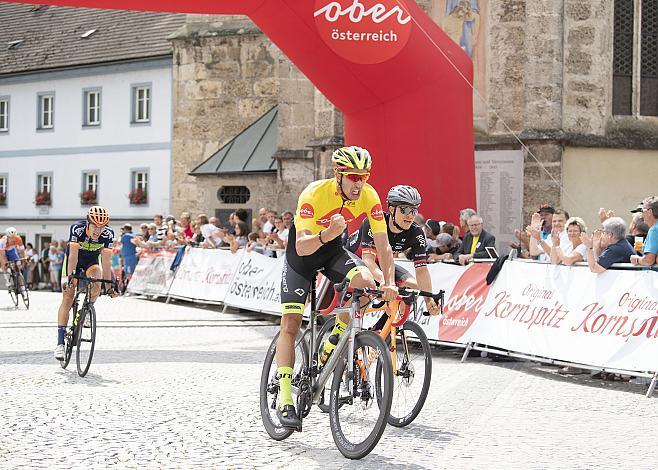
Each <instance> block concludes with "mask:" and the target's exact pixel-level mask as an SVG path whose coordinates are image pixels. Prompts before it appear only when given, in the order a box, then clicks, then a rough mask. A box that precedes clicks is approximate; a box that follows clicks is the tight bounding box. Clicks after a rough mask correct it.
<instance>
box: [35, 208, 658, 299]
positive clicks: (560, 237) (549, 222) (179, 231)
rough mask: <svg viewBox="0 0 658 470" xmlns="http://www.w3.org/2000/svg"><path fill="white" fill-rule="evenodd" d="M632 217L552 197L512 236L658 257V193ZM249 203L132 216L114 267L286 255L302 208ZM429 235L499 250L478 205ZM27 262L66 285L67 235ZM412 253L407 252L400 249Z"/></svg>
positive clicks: (473, 256)
mask: <svg viewBox="0 0 658 470" xmlns="http://www.w3.org/2000/svg"><path fill="white" fill-rule="evenodd" d="M630 214H631V218H630V223H629V224H628V225H627V224H626V222H625V221H624V219H623V218H621V217H618V216H616V215H615V214H614V212H612V211H610V210H605V209H603V208H602V209H600V210H599V213H598V217H599V219H600V221H601V228H600V229H596V230H593V231H591V232H590V231H588V228H587V226H586V225H585V222H584V221H583V219H582V218H580V217H571V216H570V215H569V213H568V212H567V211H566V210H563V209H555V208H553V207H552V205H550V204H544V205H541V206H540V207H539V208H538V210H537V212H535V213H533V214H532V217H531V220H530V223H529V224H528V225H527V227H526V228H525V230H516V231H515V241H514V242H513V243H512V244H511V249H512V251H513V256H518V257H520V258H527V259H534V260H537V261H542V262H546V263H553V264H564V265H567V266H569V265H573V264H574V263H577V262H584V263H587V265H588V267H589V269H590V270H591V271H592V272H595V273H600V272H603V271H605V270H606V269H608V268H610V266H612V265H613V264H615V263H629V262H630V263H632V264H634V265H639V266H652V265H655V264H656V254H657V253H658V224H656V221H657V220H658V197H647V198H645V199H644V200H643V201H642V202H641V203H640V204H639V205H638V206H637V207H635V208H633V209H632V210H631V211H630ZM248 217H249V213H248V212H247V211H246V210H245V209H237V210H236V211H235V212H233V213H231V214H230V216H229V218H228V224H226V225H225V226H222V224H221V223H220V220H219V219H218V218H217V217H208V216H207V215H206V214H198V215H197V216H196V217H194V218H192V215H191V214H190V213H189V212H183V213H181V214H180V216H179V217H178V218H176V217H174V216H173V215H168V216H167V217H164V216H163V215H162V214H155V215H154V216H153V220H152V221H151V222H148V223H142V224H140V225H139V227H137V228H136V230H135V229H133V226H132V225H131V224H128V223H127V224H124V225H123V226H122V227H121V229H120V233H118V234H117V237H116V239H115V241H114V247H113V257H112V269H113V271H114V272H115V275H116V276H117V277H118V278H120V277H122V276H123V277H124V279H125V280H126V281H127V280H129V279H130V276H131V275H132V273H133V272H134V269H135V266H136V265H137V262H138V259H139V256H140V254H141V253H142V252H144V250H159V249H181V248H183V247H186V246H191V247H200V248H206V249H226V250H230V251H232V252H236V251H237V250H238V249H240V248H244V249H246V250H247V251H255V252H257V253H260V254H262V255H264V256H269V257H278V256H282V255H283V252H284V251H285V249H286V246H287V244H288V232H289V230H290V227H291V225H292V223H293V219H294V214H293V212H291V211H285V212H283V213H281V214H279V213H277V212H276V211H274V210H272V209H269V208H266V207H263V208H261V209H260V210H259V211H258V216H257V217H255V218H253V219H252V220H251V221H249V220H248ZM416 223H417V224H418V225H420V226H422V227H423V230H424V232H425V236H426V239H427V250H428V258H429V260H431V261H442V262H450V263H459V264H462V265H464V264H467V263H470V262H472V261H474V260H477V259H484V258H492V257H496V256H498V254H497V252H496V251H495V245H496V237H495V234H492V233H489V232H488V231H487V230H486V221H485V220H483V218H482V217H481V216H480V215H479V214H478V213H476V211H475V210H473V209H470V208H467V209H463V210H461V211H460V213H459V221H458V224H453V223H451V222H445V221H437V220H435V219H431V218H427V219H426V218H425V217H424V216H423V215H422V214H418V215H417V216H416ZM25 248H26V256H27V263H26V264H25V266H24V269H25V272H24V275H25V279H26V281H27V283H28V288H32V289H34V288H37V287H38V286H41V287H44V286H45V287H46V288H50V289H52V290H53V291H59V290H60V289H61V285H60V282H61V281H60V279H61V270H62V265H63V261H64V253H65V248H66V242H65V241H64V240H60V241H53V242H50V243H44V245H43V248H42V250H41V252H38V251H37V250H35V249H34V247H33V245H32V244H31V243H27V244H26V247H25ZM400 256H402V257H404V253H402V254H400Z"/></svg>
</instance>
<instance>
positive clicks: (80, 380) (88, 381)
mask: <svg viewBox="0 0 658 470" xmlns="http://www.w3.org/2000/svg"><path fill="white" fill-rule="evenodd" d="M92 365H93V364H92ZM71 366H73V369H70V368H71ZM56 374H57V375H59V376H63V377H64V378H65V379H66V380H65V381H64V382H63V383H64V384H68V385H84V386H86V387H107V386H108V385H115V384H120V383H121V382H120V381H118V380H113V379H106V378H104V377H103V376H102V375H99V374H94V373H93V372H88V373H87V375H85V376H84V377H80V376H79V375H78V372H77V370H76V368H75V363H72V364H69V368H68V369H61V370H59V371H57V373H56Z"/></svg>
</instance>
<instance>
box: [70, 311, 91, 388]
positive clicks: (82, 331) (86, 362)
mask: <svg viewBox="0 0 658 470" xmlns="http://www.w3.org/2000/svg"><path fill="white" fill-rule="evenodd" d="M95 345H96V310H95V309H94V306H93V305H86V306H84V307H83V308H82V309H80V318H79V319H78V333H77V338H76V352H75V362H76V365H77V367H78V375H79V376H80V377H84V376H85V375H87V372H88V371H89V366H91V359H92V358H93V357H94V347H95Z"/></svg>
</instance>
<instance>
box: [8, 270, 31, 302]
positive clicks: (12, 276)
mask: <svg viewBox="0 0 658 470" xmlns="http://www.w3.org/2000/svg"><path fill="white" fill-rule="evenodd" d="M7 291H8V292H9V296H10V297H11V300H12V302H13V303H14V306H15V307H18V297H19V296H20V297H21V299H22V300H23V305H25V308H26V309H28V310H29V309H30V293H29V292H28V289H27V283H26V282H25V278H24V277H23V272H22V271H21V268H20V266H19V264H18V261H9V282H8V284H7Z"/></svg>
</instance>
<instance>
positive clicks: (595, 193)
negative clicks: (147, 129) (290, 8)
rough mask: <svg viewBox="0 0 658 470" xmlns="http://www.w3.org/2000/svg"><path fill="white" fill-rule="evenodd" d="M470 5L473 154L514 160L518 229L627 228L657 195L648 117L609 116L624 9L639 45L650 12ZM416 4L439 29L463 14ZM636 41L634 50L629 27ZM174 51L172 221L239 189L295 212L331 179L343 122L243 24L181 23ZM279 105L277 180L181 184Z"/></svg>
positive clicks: (549, 4)
mask: <svg viewBox="0 0 658 470" xmlns="http://www.w3.org/2000/svg"><path fill="white" fill-rule="evenodd" d="M468 2H470V7H471V8H472V9H473V11H476V12H477V13H478V14H479V15H480V16H479V17H478V19H477V21H476V22H474V24H475V25H476V26H477V28H478V31H479V36H478V38H477V41H478V44H479V45H478V48H475V49H473V52H472V53H473V57H474V61H476V80H475V86H476V88H477V92H476V93H474V114H475V116H474V130H475V142H476V150H480V151H486V150H496V149H516V150H519V151H522V152H523V163H521V164H522V165H523V174H524V182H523V219H524V220H526V221H527V220H528V219H529V215H530V214H531V212H533V211H534V210H536V208H537V207H538V205H539V204H540V203H544V202H550V203H552V204H554V205H555V206H560V207H565V208H566V209H568V210H569V211H570V212H571V213H572V214H574V215H576V214H577V215H581V216H583V218H585V220H586V221H587V222H589V224H590V225H592V224H594V223H595V222H596V217H595V215H594V214H595V211H596V209H598V207H601V206H605V207H610V208H613V209H615V210H616V211H617V212H618V213H624V214H625V213H626V211H627V210H628V209H630V208H632V207H634V206H635V205H636V204H637V202H638V201H639V200H640V199H641V198H642V197H644V196H646V195H648V194H650V193H655V181H656V175H658V117H657V116H655V115H650V113H646V112H644V113H643V112H640V111H639V107H638V105H637V104H634V105H633V112H632V113H630V114H626V115H619V114H618V113H613V101H614V99H615V93H616V91H615V90H614V88H613V83H617V82H615V81H614V79H615V77H616V76H617V75H618V71H617V69H616V67H617V65H616V64H617V59H616V58H615V50H617V54H620V52H619V50H618V49H616V47H617V46H618V44H617V43H616V42H615V36H614V35H615V31H617V34H619V24H618V23H616V22H615V17H616V16H617V19H618V20H619V15H620V14H621V13H620V11H621V10H620V8H621V7H620V4H621V3H624V2H625V3H626V4H628V2H630V3H631V4H632V5H635V6H634V8H635V9H636V10H634V11H635V14H638V11H637V9H638V8H643V9H644V10H642V11H643V16H644V18H645V21H646V22H649V21H655V22H656V26H655V29H651V27H647V31H648V33H647V34H648V35H649V36H651V35H652V34H653V36H651V37H654V38H658V36H656V35H657V34H658V33H656V31H657V30H658V20H655V17H656V15H657V12H656V11H655V10H656V8H658V6H656V3H655V2H653V3H650V2H646V1H645V5H644V6H642V7H641V6H638V5H640V4H641V3H642V2H641V1H640V0H635V1H634V0H615V1H611V0H593V1H588V2H585V1H581V0H533V1H529V0H507V1H504V2H497V1H492V0H466V1H465V3H468ZM419 3H420V4H421V6H422V7H423V8H424V9H425V11H426V12H428V14H429V15H430V16H431V17H433V18H434V19H435V20H436V21H437V23H438V24H439V25H441V24H443V23H442V22H443V21H445V18H446V17H447V16H449V15H450V14H451V13H453V12H454V11H455V8H456V5H457V4H458V3H463V2H457V0H425V1H422V2H419ZM647 5H648V6H647ZM622 6H623V5H622ZM626 7H628V5H626ZM632 8H633V6H631V9H632ZM632 12H633V10H632ZM651 15H654V16H653V17H652V16H651ZM647 18H649V19H647ZM651 18H654V19H651ZM649 26H651V25H649ZM633 27H634V28H635V29H636V30H637V31H636V32H635V34H636V35H637V34H639V35H640V36H639V37H644V36H642V34H640V33H644V32H645V30H644V29H642V30H641V31H640V30H639V29H638V28H640V25H639V24H638V22H637V21H636V22H635V24H634V26H633ZM465 31H466V29H465ZM469 31H471V34H472V30H469ZM465 34H466V33H465ZM631 36H632V37H633V34H631ZM634 37H636V38H637V37H638V36H634ZM651 37H649V38H648V39H651ZM462 39H463V38H462ZM455 40H460V39H459V38H455ZM618 40H619V38H617V41H618ZM172 42H173V45H174V95H175V98H174V101H175V102H174V109H175V112H174V132H173V150H172V154H173V160H174V164H173V182H174V185H173V186H174V187H173V190H172V192H173V195H174V200H173V204H172V205H173V207H174V210H177V211H178V210H182V209H186V208H189V209H191V210H193V211H194V210H203V211H211V210H212V208H218V207H221V203H220V202H219V201H218V200H217V196H216V193H217V189H218V188H219V187H221V186H222V185H224V184H237V183H236V182H240V183H241V184H245V185H247V186H251V187H255V188H258V191H253V190H252V191H251V192H252V194H253V198H252V199H251V200H250V201H249V202H248V203H247V204H246V206H248V207H249V208H251V209H257V208H258V207H261V206H272V207H273V208H275V209H277V210H285V209H291V208H294V204H295V200H296V197H297V195H298V194H299V192H300V191H301V189H302V188H303V187H304V186H305V185H306V184H307V183H308V182H309V181H311V180H313V179H315V178H318V177H323V176H326V175H327V170H328V168H329V166H328V161H329V156H330V154H331V151H332V150H333V149H334V148H336V146H338V145H340V144H341V142H342V134H343V129H342V117H341V114H340V112H338V111H337V110H336V109H335V108H334V107H333V106H332V105H331V104H330V103H328V102H327V100H326V99H325V98H324V97H323V96H322V95H321V94H320V93H319V92H318V91H317V90H316V89H315V88H314V87H313V85H312V84H311V83H310V82H309V81H308V80H307V79H306V78H305V77H304V76H303V75H302V74H301V73H300V72H299V70H297V68H296V67H295V66H294V65H292V64H291V63H290V61H288V59H287V58H286V57H285V56H284V55H283V54H282V53H281V52H280V51H279V50H278V49H277V48H276V47H275V46H274V45H273V44H272V43H271V42H270V41H269V40H268V39H267V37H265V36H264V35H263V34H262V33H260V31H258V29H257V28H256V27H255V26H254V25H253V24H252V23H250V22H249V21H248V20H245V19H243V18H240V17H216V16H201V17H200V16H190V17H189V19H188V24H187V25H186V27H185V28H183V29H182V30H181V31H179V32H178V33H177V34H176V35H175V36H174V37H173V38H172ZM636 46H637V47H635V49H637V48H640V47H642V48H643V49H642V51H643V57H645V60H647V59H646V58H647V57H649V58H650V57H653V56H652V54H653V55H656V54H658V53H657V52H656V50H655V47H654V48H653V49H651V48H646V47H645V46H641V45H639V43H638V44H636ZM465 47H468V46H465ZM635 49H633V50H632V51H631V54H632V57H631V58H630V59H629V60H630V61H631V63H633V64H634V65H633V66H634V67H636V68H635V69H634V72H633V80H634V82H633V83H634V85H633V87H632V90H633V97H632V99H633V100H637V99H638V90H639V89H640V87H639V77H640V75H642V74H645V72H644V69H642V72H641V73H640V65H638V64H639V60H638V59H637V55H638V52H637V50H635ZM645 49H646V50H645ZM477 54H479V56H478V57H477V59H476V55H477ZM647 54H648V55H647ZM650 73H651V72H649V74H650ZM642 80H644V78H642ZM636 81H637V83H636ZM645 83H646V82H645ZM657 83H658V82H657ZM275 104H278V106H279V111H280V112H279V122H278V126H279V141H278V151H277V153H276V154H275V157H274V158H276V160H277V164H278V170H277V172H276V173H272V174H259V175H246V174H242V175H232V176H226V175H222V176H217V177H210V176H204V177H196V178H195V177H192V176H188V175H187V173H188V172H189V171H190V169H191V168H193V167H194V166H196V165H197V164H199V163H200V162H202V161H203V160H204V159H206V158H208V156H209V155H211V154H212V153H213V152H215V151H216V150H217V149H218V148H219V147H220V146H221V145H222V144H223V143H225V142H227V141H228V140H230V139H231V138H233V137H234V136H235V135H236V134H238V133H239V132H240V131H241V130H242V129H244V128H245V127H247V126H248V125H249V124H250V123H251V122H253V121H254V120H256V119H257V118H258V117H259V116H260V115H262V114H263V113H265V112H266V111H267V110H268V109H270V108H271V107H272V106H273V105H275ZM656 114H658V112H657V113H656Z"/></svg>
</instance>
